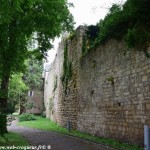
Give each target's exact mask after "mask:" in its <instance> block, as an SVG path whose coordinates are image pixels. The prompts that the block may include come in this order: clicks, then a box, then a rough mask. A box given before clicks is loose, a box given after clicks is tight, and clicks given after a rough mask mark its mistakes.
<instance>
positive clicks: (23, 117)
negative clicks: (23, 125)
mask: <svg viewBox="0 0 150 150" xmlns="http://www.w3.org/2000/svg"><path fill="white" fill-rule="evenodd" d="M18 118H19V122H22V121H32V120H36V117H34V115H32V114H28V113H24V114H21V115H20V116H19V117H18Z"/></svg>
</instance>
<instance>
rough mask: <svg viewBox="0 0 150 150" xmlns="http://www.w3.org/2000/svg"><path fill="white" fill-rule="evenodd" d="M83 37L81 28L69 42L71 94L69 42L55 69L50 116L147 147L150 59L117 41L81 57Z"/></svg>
mask: <svg viewBox="0 0 150 150" xmlns="http://www.w3.org/2000/svg"><path fill="white" fill-rule="evenodd" d="M83 33H84V28H83V27H79V28H78V29H77V31H76V34H75V36H74V38H73V39H72V40H68V42H67V43H68V44H67V45H68V57H69V60H70V61H71V62H72V78H71V79H70V80H69V82H68V85H67V90H66V93H65V90H64V88H63V84H62V81H61V77H62V75H63V57H64V56H63V54H64V52H63V51H64V45H65V44H64V43H65V42H62V43H61V45H60V47H59V50H58V53H57V56H56V58H55V61H54V62H53V64H52V65H51V70H50V72H49V76H48V79H47V81H46V83H45V106H46V114H47V117H50V118H51V119H53V120H54V121H56V122H58V123H59V124H60V125H62V126H66V122H67V120H68V119H69V120H71V122H72V124H73V127H74V128H76V129H77V130H80V131H82V132H86V133H90V134H93V135H97V136H103V137H111V138H115V139H119V140H121V141H125V142H130V143H137V144H142V143H143V126H144V124H147V125H150V118H149V116H150V59H149V58H146V57H145V55H144V53H143V52H139V51H134V50H133V51H128V50H127V47H126V45H125V43H124V42H123V41H122V42H117V41H115V40H110V41H108V42H107V43H106V44H105V45H101V46H99V47H98V48H96V49H93V50H91V51H89V52H88V53H87V54H86V55H84V56H82V54H81V53H82V34H83ZM55 76H57V88H56V89H55V90H53V89H54V84H55V83H54V82H55ZM49 98H52V99H51V102H50V100H49ZM50 105H51V106H50ZM52 107H53V109H52ZM49 108H50V109H49Z"/></svg>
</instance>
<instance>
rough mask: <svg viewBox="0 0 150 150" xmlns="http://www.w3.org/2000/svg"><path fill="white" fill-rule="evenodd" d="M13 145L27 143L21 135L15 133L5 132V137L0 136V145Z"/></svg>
mask: <svg viewBox="0 0 150 150" xmlns="http://www.w3.org/2000/svg"><path fill="white" fill-rule="evenodd" d="M18 139H19V140H18ZM13 145H14V146H28V145H29V144H28V142H27V141H26V140H25V139H24V138H23V137H22V136H21V135H19V134H16V133H7V134H5V138H4V137H2V136H0V146H13ZM6 150H7V149H6Z"/></svg>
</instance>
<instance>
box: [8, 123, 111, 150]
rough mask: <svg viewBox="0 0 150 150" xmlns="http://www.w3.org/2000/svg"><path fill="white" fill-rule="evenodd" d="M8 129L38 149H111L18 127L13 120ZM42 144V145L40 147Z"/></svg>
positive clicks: (76, 139)
mask: <svg viewBox="0 0 150 150" xmlns="http://www.w3.org/2000/svg"><path fill="white" fill-rule="evenodd" d="M8 131H11V132H16V133H20V134H21V135H22V136H24V137H25V138H26V139H27V140H28V142H29V144H30V145H31V146H37V147H38V148H39V150H49V149H51V150H113V149H111V148H108V147H107V146H104V145H101V144H96V143H94V142H89V141H86V140H83V139H80V138H76V137H72V136H67V135H63V134H59V133H55V132H50V131H42V130H37V129H32V128H26V127H20V126H17V125H16V121H13V122H12V124H11V126H9V127H8ZM42 146H43V147H42Z"/></svg>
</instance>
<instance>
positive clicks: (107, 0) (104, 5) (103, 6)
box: [48, 0, 126, 63]
mask: <svg viewBox="0 0 150 150" xmlns="http://www.w3.org/2000/svg"><path fill="white" fill-rule="evenodd" d="M125 1H126V0H68V2H71V3H73V4H74V8H70V12H71V13H72V14H73V16H74V20H75V22H76V24H75V28H77V27H78V26H79V25H91V24H93V25H95V24H96V23H97V22H99V20H100V19H103V18H104V17H105V15H106V14H107V12H108V10H109V8H110V7H111V5H112V4H113V3H117V4H122V3H124V2H125ZM59 41H60V39H59V40H58V39H56V40H55V42H54V49H51V50H50V51H49V52H48V55H49V57H48V61H49V63H51V62H53V60H54V58H55V54H56V52H57V48H58V42H59Z"/></svg>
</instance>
